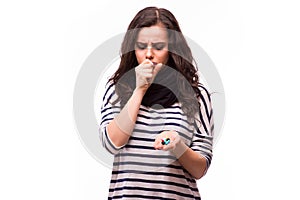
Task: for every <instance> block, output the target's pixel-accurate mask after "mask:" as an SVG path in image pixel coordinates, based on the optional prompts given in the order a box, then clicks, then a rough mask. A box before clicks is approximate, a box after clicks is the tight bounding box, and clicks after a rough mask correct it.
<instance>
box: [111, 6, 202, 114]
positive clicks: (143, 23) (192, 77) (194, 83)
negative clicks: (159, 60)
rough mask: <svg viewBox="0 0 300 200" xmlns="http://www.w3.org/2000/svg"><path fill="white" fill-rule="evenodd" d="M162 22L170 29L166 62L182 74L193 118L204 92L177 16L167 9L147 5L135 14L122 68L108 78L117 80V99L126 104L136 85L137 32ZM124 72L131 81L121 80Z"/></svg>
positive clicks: (184, 102)
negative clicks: (200, 88)
mask: <svg viewBox="0 0 300 200" xmlns="http://www.w3.org/2000/svg"><path fill="white" fill-rule="evenodd" d="M159 23H160V24H162V25H164V27H165V28H166V29H167V32H168V45H169V46H168V48H169V58H168V62H167V63H166V65H167V66H172V68H174V69H175V70H177V71H178V72H179V73H180V74H182V75H183V76H177V78H176V79H177V80H176V81H177V85H178V91H179V95H180V98H179V99H180V101H181V103H182V109H183V112H184V114H185V115H187V116H188V118H192V119H194V117H195V114H196V113H198V112H199V105H200V104H199V101H198V98H199V97H200V96H201V92H200V90H199V86H200V82H199V77H198V74H197V66H196V63H195V60H194V58H193V56H192V52H191V49H190V48H189V46H188V44H187V41H186V40H185V38H184V36H183V34H182V32H181V29H180V27H179V24H178V22H177V20H176V18H175V16H174V15H173V14H172V13H171V12H170V11H168V10H167V9H164V8H157V7H147V8H144V9H142V10H140V11H139V12H138V13H137V14H136V16H135V17H134V18H133V20H132V21H131V23H130V24H129V26H128V29H127V32H126V34H125V36H124V40H123V42H122V46H121V55H120V57H121V61H120V65H119V68H118V69H117V71H116V72H115V73H114V75H113V76H112V77H111V78H110V79H109V81H112V82H113V84H115V86H116V93H117V94H118V96H119V99H117V101H119V100H121V102H120V104H121V107H123V106H124V105H125V104H126V102H127V101H128V99H129V98H130V96H131V95H132V92H133V90H134V88H135V85H134V84H135V81H134V80H135V74H134V70H132V69H134V68H135V67H136V66H138V61H137V59H136V56H135V52H134V47H135V43H136V39H137V36H138V33H139V31H140V29H141V28H144V27H150V26H153V25H157V24H159ZM193 63H195V64H193ZM125 74H126V76H128V77H131V80H132V81H129V82H128V80H130V78H129V79H127V82H126V83H118V81H119V80H120V79H121V78H122V76H123V75H125ZM133 77H134V78H133ZM133 79H134V80H133ZM183 79H186V80H183ZM120 82H121V81H120ZM117 83H118V84H117ZM115 102H116V101H115ZM115 102H114V103H115Z"/></svg>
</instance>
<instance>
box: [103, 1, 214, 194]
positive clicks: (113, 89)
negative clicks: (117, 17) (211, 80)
mask: <svg viewBox="0 0 300 200" xmlns="http://www.w3.org/2000/svg"><path fill="white" fill-rule="evenodd" d="M192 63H193V57H192V53H191V50H190V48H189V47H188V45H187V42H186V40H185V39H184V37H183V35H182V33H181V30H180V27H179V24H178V22H177V20H176V19H175V17H174V16H173V14H172V13H171V12H170V11H168V10H166V9H162V8H156V7H147V8H145V9H143V10H141V11H139V12H138V13H137V15H136V16H135V17H134V19H133V20H132V21H131V23H130V24H129V27H128V30H127V32H126V34H125V37H124V40H123V43H122V47H121V61H120V65H119V68H118V69H117V71H116V72H115V73H114V75H113V76H112V77H111V78H110V79H109V81H108V84H107V85H106V91H105V94H104V97H103V105H102V107H101V115H102V117H101V133H100V138H101V141H102V144H103V145H104V147H105V148H106V149H107V150H108V151H109V152H110V153H111V154H113V155H114V164H113V170H112V177H111V182H110V189H109V195H108V199H138V198H142V199H150V198H151V199H200V194H199V191H198V188H197V184H196V180H197V179H200V178H201V177H202V176H203V175H204V174H205V173H206V172H207V169H208V167H209V165H210V163H211V158H212V142H213V117H212V107H211V100H210V95H209V93H208V92H207V90H206V89H205V87H204V86H203V85H201V84H200V83H199V77H198V75H197V69H196V67H195V66H194V65H193V64H192Z"/></svg>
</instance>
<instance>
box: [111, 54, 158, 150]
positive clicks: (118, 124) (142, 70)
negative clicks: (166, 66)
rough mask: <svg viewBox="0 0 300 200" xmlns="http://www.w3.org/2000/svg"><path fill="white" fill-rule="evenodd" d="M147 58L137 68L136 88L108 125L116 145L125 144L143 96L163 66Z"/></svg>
mask: <svg viewBox="0 0 300 200" xmlns="http://www.w3.org/2000/svg"><path fill="white" fill-rule="evenodd" d="M162 66H163V65H162V63H159V64H157V65H156V66H154V65H153V63H152V62H151V61H150V60H148V59H146V60H144V61H143V62H142V63H141V64H140V65H138V66H137V67H136V68H135V74H136V88H135V90H134V91H133V94H132V96H131V97H130V98H129V100H128V101H127V103H126V105H125V106H124V108H123V109H122V110H121V112H120V113H119V114H118V115H117V116H116V117H115V118H114V119H113V120H112V121H111V122H110V123H109V124H108V125H107V131H108V135H109V138H110V140H111V141H112V143H113V144H114V145H115V146H116V147H120V146H123V145H125V144H126V143H127V142H128V139H129V137H130V136H131V133H132V130H133V129H134V126H135V122H136V119H137V115H138V112H139V108H140V105H141V102H142V100H143V97H144V95H145V93H146V91H147V89H148V88H149V86H150V85H151V83H152V82H153V80H154V78H155V76H156V75H157V73H158V72H159V71H160V70H161V68H162Z"/></svg>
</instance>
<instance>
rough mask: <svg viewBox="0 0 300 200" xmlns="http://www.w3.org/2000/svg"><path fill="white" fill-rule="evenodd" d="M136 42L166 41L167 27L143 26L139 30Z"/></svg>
mask: <svg viewBox="0 0 300 200" xmlns="http://www.w3.org/2000/svg"><path fill="white" fill-rule="evenodd" d="M137 41H138V42H145V43H149V42H153V43H154V42H167V41H168V33H167V29H166V28H163V27H161V26H158V25H154V26H150V27H144V28H142V29H141V30H140V32H139V34H138V37H137Z"/></svg>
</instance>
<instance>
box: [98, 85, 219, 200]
mask: <svg viewBox="0 0 300 200" xmlns="http://www.w3.org/2000/svg"><path fill="white" fill-rule="evenodd" d="M199 89H200V91H201V94H202V95H201V97H199V102H200V105H201V106H200V112H201V113H200V115H199V113H198V116H199V117H198V119H199V120H200V121H201V123H199V122H197V121H196V122H190V121H188V119H187V116H186V115H184V113H183V111H182V108H181V104H180V103H175V104H173V105H172V106H171V107H168V108H162V109H154V108H151V107H146V106H143V105H141V106H140V108H139V113H138V116H137V121H136V124H135V127H134V130H133V132H132V135H131V137H130V138H129V140H128V143H127V144H125V145H124V146H122V147H116V146H115V145H114V144H113V143H112V141H111V140H110V138H109V135H108V133H107V129H106V126H107V125H108V124H109V122H110V121H111V120H113V119H114V117H115V116H116V115H117V114H118V113H119V112H120V110H121V107H120V102H118V103H116V104H114V105H112V103H111V102H113V101H114V100H115V99H116V98H117V94H116V93H115V86H114V85H113V84H111V83H109V84H107V85H106V89H105V93H104V96H103V102H102V106H101V124H100V140H101V142H102V144H103V146H104V147H105V148H106V149H107V151H108V152H110V153H111V154H113V155H114V163H113V169H112V176H111V181H110V187H109V194H108V199H176V200H179V199H201V197H200V194H199V191H198V188H197V183H196V180H195V178H193V176H192V175H191V174H189V172H188V171H186V170H185V169H184V168H183V167H182V166H181V164H180V163H179V162H178V160H177V159H176V158H175V157H174V155H172V153H171V152H170V151H162V150H155V149H154V147H153V144H154V140H155V138H156V136H157V134H159V133H161V132H162V131H164V130H175V131H177V132H178V134H179V135H180V136H181V139H182V140H183V141H184V142H185V144H186V145H187V146H188V147H190V148H191V149H192V150H194V151H195V152H197V153H199V154H200V155H202V156H204V157H205V158H206V170H207V169H208V167H209V165H210V163H211V159H212V147H213V144H212V143H213V117H212V107H211V100H210V96H209V93H208V91H207V90H206V89H205V88H204V87H202V86H200V87H199Z"/></svg>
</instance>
